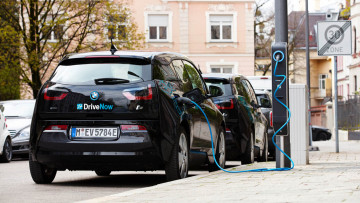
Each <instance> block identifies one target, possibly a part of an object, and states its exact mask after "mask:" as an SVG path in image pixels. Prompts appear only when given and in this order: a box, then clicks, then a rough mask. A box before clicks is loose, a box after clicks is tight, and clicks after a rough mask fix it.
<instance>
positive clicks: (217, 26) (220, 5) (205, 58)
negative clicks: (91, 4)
mask: <svg viewBox="0 0 360 203" xmlns="http://www.w3.org/2000/svg"><path fill="white" fill-rule="evenodd" d="M254 2H255V1H254V0H221V1H219V0H217V1H216V0H129V4H130V5H129V6H130V10H131V12H132V13H131V15H132V17H133V18H134V20H135V22H136V23H137V25H138V26H139V30H140V31H143V32H144V33H145V37H146V40H145V41H146V44H145V48H144V49H145V50H151V51H171V52H177V53H182V54H184V55H186V56H188V57H189V58H190V59H191V60H192V61H193V62H194V63H195V64H196V65H199V66H200V68H201V70H202V71H203V72H204V73H210V72H214V73H238V74H243V75H254V14H253V6H254Z"/></svg>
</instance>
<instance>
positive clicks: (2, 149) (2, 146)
mask: <svg viewBox="0 0 360 203" xmlns="http://www.w3.org/2000/svg"><path fill="white" fill-rule="evenodd" d="M3 111H4V107H3V106H2V105H1V104H0V162H10V161H11V159H12V149H11V137H10V133H9V131H8V129H7V125H6V119H5V116H4V114H3Z"/></svg>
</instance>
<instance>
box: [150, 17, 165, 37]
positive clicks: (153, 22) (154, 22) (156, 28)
mask: <svg viewBox="0 0 360 203" xmlns="http://www.w3.org/2000/svg"><path fill="white" fill-rule="evenodd" d="M148 26H149V29H148V32H149V35H148V37H149V40H151V41H155V40H158V41H168V39H169V38H168V32H169V30H168V27H169V15H167V14H161V15H158V14H149V15H148Z"/></svg>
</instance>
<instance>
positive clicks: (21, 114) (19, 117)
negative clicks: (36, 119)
mask: <svg viewBox="0 0 360 203" xmlns="http://www.w3.org/2000/svg"><path fill="white" fill-rule="evenodd" d="M0 105H3V107H4V115H5V117H6V119H7V121H6V124H7V125H8V130H9V132H10V135H11V139H12V150H13V154H14V155H15V154H27V153H29V138H30V124H31V118H32V115H33V112H34V106H35V100H9V101H1V102H0Z"/></svg>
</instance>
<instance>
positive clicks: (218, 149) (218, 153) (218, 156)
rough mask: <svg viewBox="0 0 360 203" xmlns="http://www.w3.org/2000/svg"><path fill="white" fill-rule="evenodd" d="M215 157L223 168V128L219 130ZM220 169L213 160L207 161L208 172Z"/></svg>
mask: <svg viewBox="0 0 360 203" xmlns="http://www.w3.org/2000/svg"><path fill="white" fill-rule="evenodd" d="M215 151H216V152H215V158H216V161H217V162H218V164H219V165H220V167H221V168H225V162H226V144H225V133H224V130H221V131H220V134H219V136H218V141H217V145H216V149H215ZM217 170H220V169H219V167H218V166H217V165H216V163H215V162H214V163H213V164H210V163H209V172H212V171H217Z"/></svg>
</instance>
